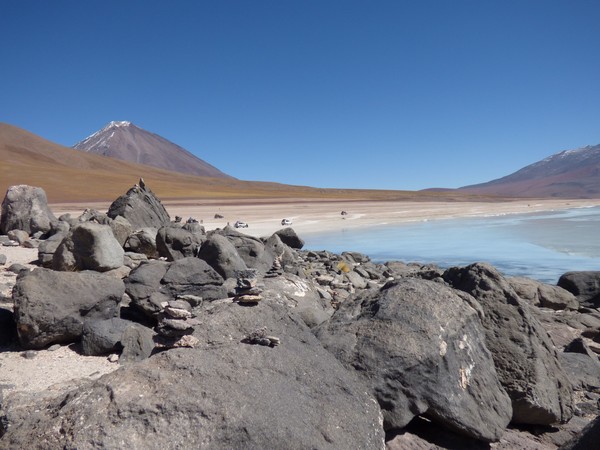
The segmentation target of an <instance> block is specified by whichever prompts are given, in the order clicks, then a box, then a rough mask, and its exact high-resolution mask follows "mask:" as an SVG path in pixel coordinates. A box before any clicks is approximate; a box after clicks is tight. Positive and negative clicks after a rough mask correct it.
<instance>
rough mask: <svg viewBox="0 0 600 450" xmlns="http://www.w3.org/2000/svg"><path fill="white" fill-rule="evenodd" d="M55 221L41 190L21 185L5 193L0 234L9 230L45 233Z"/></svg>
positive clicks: (11, 187)
mask: <svg viewBox="0 0 600 450" xmlns="http://www.w3.org/2000/svg"><path fill="white" fill-rule="evenodd" d="M56 221H57V219H56V217H54V214H52V211H50V208H49V207H48V199H47V197H46V192H44V190H43V189H42V188H39V187H33V186H27V185H24V184H21V185H18V186H10V187H9V188H8V190H7V191H6V196H5V197H4V200H3V201H2V214H0V234H6V233H8V232H9V231H11V230H23V231H25V232H27V233H28V234H33V233H35V232H37V231H41V232H42V233H47V232H48V231H50V230H51V229H52V223H54V222H56Z"/></svg>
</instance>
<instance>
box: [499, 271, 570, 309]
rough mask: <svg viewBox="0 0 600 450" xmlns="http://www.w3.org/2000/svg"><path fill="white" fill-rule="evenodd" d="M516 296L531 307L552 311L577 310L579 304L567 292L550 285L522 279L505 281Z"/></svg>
mask: <svg viewBox="0 0 600 450" xmlns="http://www.w3.org/2000/svg"><path fill="white" fill-rule="evenodd" d="M506 280H507V281H508V283H509V284H510V286H511V287H512V288H513V289H514V291H515V292H516V293H517V295H518V296H519V297H520V298H521V299H522V300H525V301H526V302H527V303H529V304H530V305H532V306H541V307H542V308H550V309H554V310H561V309H573V310H576V309H578V308H579V302H578V301H577V299H576V298H575V296H574V295H573V294H572V293H570V292H569V291H567V290H565V289H563V288H561V287H559V286H552V285H550V284H545V283H540V282H539V281H536V280H532V279H530V278H523V277H511V278H507V279H506Z"/></svg>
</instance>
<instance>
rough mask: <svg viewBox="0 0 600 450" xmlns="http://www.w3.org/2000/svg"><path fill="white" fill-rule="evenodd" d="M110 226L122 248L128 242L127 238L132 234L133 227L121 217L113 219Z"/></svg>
mask: <svg viewBox="0 0 600 450" xmlns="http://www.w3.org/2000/svg"><path fill="white" fill-rule="evenodd" d="M108 224H109V225H110V229H111V230H112V232H113V234H114V235H115V239H116V240H117V241H118V242H119V244H120V245H121V247H123V246H124V245H125V242H127V238H128V237H129V235H130V234H131V233H132V231H133V227H132V226H131V224H130V223H129V221H128V220H127V219H125V218H124V217H121V216H117V217H115V218H114V219H111V220H110V222H109V223H108Z"/></svg>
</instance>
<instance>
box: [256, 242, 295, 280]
mask: <svg viewBox="0 0 600 450" xmlns="http://www.w3.org/2000/svg"><path fill="white" fill-rule="evenodd" d="M264 244H265V252H266V253H267V254H269V256H268V259H266V260H265V261H266V262H268V261H270V260H271V259H273V261H274V260H275V258H277V259H278V260H279V263H280V264H281V267H282V268H283V269H284V270H285V271H286V272H290V273H297V272H298V270H299V269H298V263H299V261H298V253H297V252H296V251H295V250H294V249H293V248H292V247H290V246H288V245H287V244H286V243H285V242H283V241H282V240H281V238H280V236H279V235H278V234H277V233H275V234H273V235H272V236H271V237H270V238H269V239H267V240H266V241H265V243H264ZM272 264H273V263H272ZM267 270H268V269H267Z"/></svg>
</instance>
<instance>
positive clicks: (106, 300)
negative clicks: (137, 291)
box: [13, 268, 125, 349]
mask: <svg viewBox="0 0 600 450" xmlns="http://www.w3.org/2000/svg"><path fill="white" fill-rule="evenodd" d="M124 292H125V286H124V284H123V282H122V281H121V280H119V279H116V278H114V277H109V276H107V275H103V274H99V273H94V272H82V273H77V272H56V271H53V270H49V269H42V268H39V269H34V270H33V271H31V272H23V273H22V274H21V275H19V277H18V278H17V283H16V285H15V287H14V289H13V300H14V305H15V321H16V323H17V332H18V335H19V340H20V342H21V345H22V346H23V347H25V348H31V349H39V348H44V347H45V346H47V345H50V344H55V343H69V342H75V341H77V340H79V339H80V338H81V335H82V333H83V323H84V321H85V320H86V319H87V320H103V319H109V318H111V317H116V316H117V315H118V314H119V308H118V305H119V303H120V302H121V298H122V297H123V293H124Z"/></svg>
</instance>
